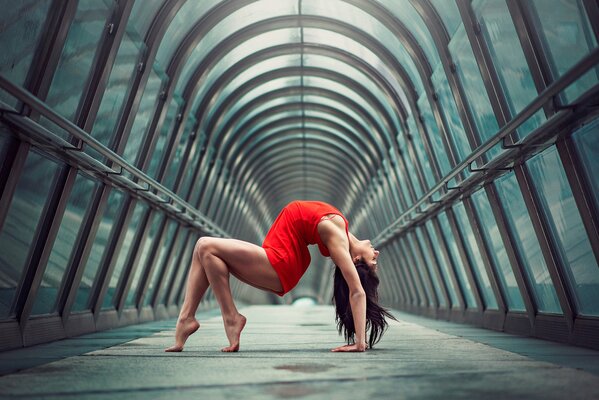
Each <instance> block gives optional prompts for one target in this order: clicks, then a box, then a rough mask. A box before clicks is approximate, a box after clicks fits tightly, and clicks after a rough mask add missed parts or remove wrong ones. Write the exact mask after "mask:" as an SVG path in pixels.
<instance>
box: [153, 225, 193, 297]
mask: <svg viewBox="0 0 599 400" xmlns="http://www.w3.org/2000/svg"><path fill="white" fill-rule="evenodd" d="M186 239H187V234H186V232H184V231H183V232H179V234H178V235H177V241H176V242H175V245H174V246H173V249H172V251H171V252H170V256H171V257H170V258H169V259H168V260H167V269H166V273H165V275H164V279H163V282H162V284H161V285H160V289H159V290H160V292H159V293H158V298H159V301H158V304H164V305H166V301H167V300H168V299H167V296H168V295H170V291H171V289H172V287H173V282H174V280H175V278H176V276H177V272H179V268H180V266H179V265H178V264H177V263H178V261H179V259H180V258H181V252H182V251H183V248H184V244H185V241H186Z"/></svg>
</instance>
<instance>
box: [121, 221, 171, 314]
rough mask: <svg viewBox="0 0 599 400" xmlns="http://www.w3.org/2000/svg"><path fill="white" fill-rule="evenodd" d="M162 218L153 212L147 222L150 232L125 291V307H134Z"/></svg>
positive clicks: (141, 248)
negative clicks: (126, 291) (127, 288)
mask: <svg viewBox="0 0 599 400" xmlns="http://www.w3.org/2000/svg"><path fill="white" fill-rule="evenodd" d="M163 220H164V214H162V213H160V214H154V215H153V216H152V217H150V221H149V222H148V224H149V225H150V224H151V225H150V228H149V229H150V232H149V233H148V235H147V236H146V240H145V241H144V242H143V243H142V245H141V247H140V250H139V251H140V253H139V256H138V257H139V260H138V261H137V264H136V266H135V272H134V275H133V279H132V280H131V285H130V287H129V292H128V293H127V299H126V301H125V307H135V303H134V301H135V296H136V295H137V293H138V291H139V289H140V288H138V285H139V282H140V278H141V276H142V274H143V273H144V271H146V269H147V268H148V265H146V263H147V262H148V255H149V254H150V249H151V248H152V246H153V245H155V243H156V239H157V237H156V235H158V233H159V230H160V227H161V226H162V221H163ZM150 262H151V261H150Z"/></svg>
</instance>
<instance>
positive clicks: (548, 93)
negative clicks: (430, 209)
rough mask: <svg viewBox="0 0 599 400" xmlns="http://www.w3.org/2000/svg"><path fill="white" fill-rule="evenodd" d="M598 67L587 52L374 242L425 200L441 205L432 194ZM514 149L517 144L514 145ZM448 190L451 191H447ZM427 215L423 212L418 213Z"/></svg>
mask: <svg viewBox="0 0 599 400" xmlns="http://www.w3.org/2000/svg"><path fill="white" fill-rule="evenodd" d="M597 64H599V48H596V49H595V50H593V51H592V52H591V53H589V54H588V55H587V56H586V57H584V58H583V59H582V60H580V61H579V62H578V63H576V64H575V65H574V66H573V67H572V68H570V69H569V70H568V71H567V72H566V73H565V74H563V75H562V76H561V77H559V78H558V79H557V80H556V81H554V82H553V83H551V84H550V85H549V86H547V87H546V88H545V90H543V91H542V92H541V93H540V94H539V95H538V96H537V97H536V98H535V99H534V100H533V101H532V102H531V103H529V104H528V105H527V106H526V107H524V108H523V109H522V111H520V112H519V113H518V114H516V116H515V117H514V118H512V119H511V120H510V121H509V122H508V123H507V124H505V125H504V126H503V127H502V128H501V129H499V131H497V133H496V134H495V135H494V136H493V137H491V138H490V139H489V140H487V141H486V142H485V143H483V144H481V145H480V146H478V147H477V148H476V149H474V151H473V152H472V153H470V155H469V156H468V157H466V159H464V160H463V161H462V162H460V163H459V164H458V165H456V166H455V167H454V168H453V169H452V170H451V172H449V173H448V174H447V175H446V176H445V177H443V178H442V179H441V180H440V181H439V182H438V183H437V184H436V185H435V186H433V187H432V188H431V189H430V190H429V191H428V192H426V193H425V194H424V195H423V196H422V197H420V199H419V200H417V201H416V202H415V203H414V204H413V205H412V206H411V207H410V208H408V209H407V210H406V211H404V212H403V213H402V214H401V215H400V216H399V217H398V218H397V219H396V220H395V221H394V222H392V223H391V224H389V225H388V226H387V227H386V228H385V229H383V230H382V231H381V232H380V233H379V234H378V235H377V236H376V237H375V238H374V239H373V242H374V243H375V244H377V245H378V246H381V245H382V244H384V243H385V242H387V241H388V240H389V239H390V238H391V237H393V236H395V235H396V234H397V233H398V232H399V231H400V230H401V224H402V222H403V221H404V220H405V219H408V220H409V219H410V218H408V217H409V215H410V214H411V213H413V212H414V211H416V210H419V209H420V206H421V205H423V204H424V203H425V202H426V201H428V200H429V199H431V200H430V201H431V202H436V203H438V202H440V201H441V200H432V197H433V195H434V194H435V193H437V192H439V191H440V190H441V189H448V188H447V184H448V183H449V182H450V181H451V180H452V179H454V178H455V177H456V176H458V175H459V174H460V173H461V172H462V171H464V170H465V169H466V168H470V166H471V165H472V164H473V163H474V162H475V161H476V159H477V158H479V157H480V156H482V155H483V154H485V153H486V152H487V151H489V150H491V149H492V148H493V147H494V146H495V145H496V144H498V143H499V142H501V141H503V139H504V138H505V137H506V136H508V135H511V134H512V133H514V132H515V131H516V129H518V127H519V126H520V125H522V124H523V123H524V122H526V121H527V120H528V119H529V118H530V117H532V116H533V115H534V114H535V113H536V112H537V111H538V110H539V109H541V107H543V106H544V105H545V104H546V103H547V101H548V100H549V99H550V98H552V97H553V96H555V95H557V94H559V93H560V92H561V91H563V90H564V89H566V88H567V87H568V86H569V85H571V84H572V83H574V81H576V80H577V79H578V78H580V77H581V76H582V75H583V74H584V73H586V72H587V71H588V70H589V69H591V68H592V67H593V66H596V65H597ZM513 146H516V145H513ZM474 171H475V172H473V173H474V174H476V173H479V174H480V173H481V172H482V169H481V170H479V171H476V170H474ZM449 189H451V188H449ZM448 192H449V191H447V192H446V193H444V194H443V195H442V197H445V196H447V195H448ZM423 213H424V214H426V212H422V211H421V212H420V214H423Z"/></svg>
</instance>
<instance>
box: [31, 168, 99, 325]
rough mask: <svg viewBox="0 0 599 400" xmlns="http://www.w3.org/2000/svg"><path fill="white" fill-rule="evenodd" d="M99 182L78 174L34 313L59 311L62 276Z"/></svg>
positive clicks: (35, 303) (45, 272) (39, 290)
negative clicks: (58, 302)
mask: <svg viewBox="0 0 599 400" xmlns="http://www.w3.org/2000/svg"><path fill="white" fill-rule="evenodd" d="M95 187H96V183H95V182H94V181H91V180H89V179H88V178H87V177H85V176H83V175H77V178H76V179H75V185H74V187H73V191H72V192H71V195H70V197H69V202H68V204H67V208H66V210H65V212H64V216H63V218H62V222H61V223H60V228H59V230H58V233H57V235H56V240H55V241H54V245H53V247H52V253H50V258H49V259H48V265H46V270H45V271H44V276H43V278H42V282H41V284H40V287H39V289H38V291H37V295H36V297H35V302H34V304H33V309H32V311H31V313H32V314H34V315H35V314H46V313H51V312H53V311H55V310H56V308H55V307H56V305H55V303H56V298H57V296H58V290H59V289H60V284H61V282H62V279H63V275H64V273H65V271H66V269H67V267H68V266H69V261H70V258H71V253H72V252H73V248H74V246H75V243H77V235H78V234H79V230H80V229H81V224H82V222H83V217H84V216H85V212H86V210H87V207H88V206H89V203H90V201H91V196H92V193H94V191H95Z"/></svg>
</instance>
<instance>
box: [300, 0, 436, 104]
mask: <svg viewBox="0 0 599 400" xmlns="http://www.w3.org/2000/svg"><path fill="white" fill-rule="evenodd" d="M302 14H305V15H318V16H324V17H327V18H335V19H338V20H340V21H342V22H343V23H347V24H351V25H352V26H356V27H360V30H361V31H363V32H365V33H366V35H367V36H372V37H373V38H374V39H375V40H376V41H377V42H380V43H381V44H382V45H383V46H385V47H386V48H387V49H388V50H389V52H390V53H391V54H393V56H394V57H395V58H396V59H397V61H398V62H399V63H401V65H402V66H403V67H404V68H405V69H406V72H407V73H408V75H409V76H410V80H411V81H412V84H413V85H414V88H415V89H416V91H417V92H418V94H420V93H422V92H423V91H424V86H423V84H422V81H421V79H420V74H419V72H418V71H419V69H418V67H417V66H416V63H415V62H414V60H413V59H412V57H411V56H410V52H409V51H408V50H407V49H406V47H405V46H404V43H405V41H404V40H403V38H401V37H399V36H398V34H397V33H395V32H392V31H390V30H389V29H387V27H386V26H385V25H383V24H381V23H380V21H379V20H378V19H376V18H374V17H372V16H371V15H370V14H367V13H366V12H364V11H362V10H361V9H360V8H358V7H354V6H352V5H350V4H347V3H344V2H340V1H339V2H326V1H321V0H303V1H302ZM331 30H333V29H331ZM331 43H332V44H334V45H335V46H338V47H340V46H339V44H337V43H336V42H331ZM345 50H347V51H349V52H351V49H345Z"/></svg>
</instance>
